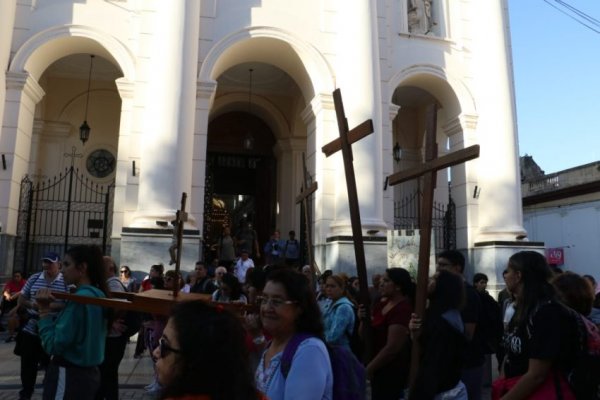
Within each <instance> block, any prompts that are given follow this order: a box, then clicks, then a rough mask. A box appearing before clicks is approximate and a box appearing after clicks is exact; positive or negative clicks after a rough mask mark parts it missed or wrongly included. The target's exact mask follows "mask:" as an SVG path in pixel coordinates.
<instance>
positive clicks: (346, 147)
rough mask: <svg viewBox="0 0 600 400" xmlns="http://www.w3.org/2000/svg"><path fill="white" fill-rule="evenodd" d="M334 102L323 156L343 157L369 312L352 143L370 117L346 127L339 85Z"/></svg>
mask: <svg viewBox="0 0 600 400" xmlns="http://www.w3.org/2000/svg"><path fill="white" fill-rule="evenodd" d="M333 103H334V105H335V114H336V117H337V123H338V130H339V132H340V137H339V138H337V139H335V140H333V141H332V142H330V143H329V144H326V145H325V146H323V147H322V149H321V150H322V151H323V153H325V156H326V157H329V156H330V155H332V154H334V153H335V152H337V151H339V150H341V151H342V158H343V159H344V172H345V175H346V187H347V190H348V207H349V209H350V222H351V225H352V238H353V241H354V255H355V257H356V272H357V275H358V283H359V286H360V287H359V289H360V290H359V297H360V304H362V305H363V306H364V308H365V312H366V314H367V315H371V310H370V309H371V297H370V296H369V284H368V278H367V263H366V261H365V248H364V242H363V235H362V225H361V222H360V209H359V207H358V193H357V190H356V177H355V175H354V165H353V156H352V146H351V144H352V143H355V142H357V141H359V140H360V139H362V138H364V137H365V136H368V135H370V134H371V133H373V121H372V120H370V119H369V120H366V121H365V122H363V123H362V124H360V125H358V126H357V127H356V128H354V129H352V130H349V129H348V120H347V119H346V114H345V112H344V103H343V102H342V93H341V91H340V89H336V90H335V91H334V92H333ZM365 328H366V329H367V330H366V331H365V344H367V345H368V344H369V343H371V340H370V339H371V329H370V328H371V327H370V324H367V325H366V326H365ZM366 353H367V354H366V357H367V359H368V358H369V357H370V349H367V350H366Z"/></svg>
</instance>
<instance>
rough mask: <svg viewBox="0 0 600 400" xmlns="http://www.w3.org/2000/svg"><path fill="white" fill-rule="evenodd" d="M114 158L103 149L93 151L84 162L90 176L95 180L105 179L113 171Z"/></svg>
mask: <svg viewBox="0 0 600 400" xmlns="http://www.w3.org/2000/svg"><path fill="white" fill-rule="evenodd" d="M115 161H116V160H115V156H113V154H112V153H111V152H110V151H108V150H105V149H99V150H94V151H92V152H91V153H90V155H89V156H88V158H87V161H86V168H87V170H88V172H89V173H90V175H92V176H94V177H96V178H105V177H107V176H108V175H110V174H112V172H113V171H114V170H115Z"/></svg>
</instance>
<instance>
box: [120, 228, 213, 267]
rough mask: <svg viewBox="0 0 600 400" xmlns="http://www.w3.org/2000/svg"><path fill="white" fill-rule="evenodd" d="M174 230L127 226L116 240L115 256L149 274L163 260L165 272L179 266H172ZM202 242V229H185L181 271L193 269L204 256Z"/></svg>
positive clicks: (121, 263) (124, 263) (121, 261)
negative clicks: (171, 251) (171, 252)
mask: <svg viewBox="0 0 600 400" xmlns="http://www.w3.org/2000/svg"><path fill="white" fill-rule="evenodd" d="M172 237H173V235H172V233H171V231H170V230H166V229H148V228H123V230H122V232H121V239H120V240H119V239H116V238H114V239H112V249H111V250H112V251H111V253H112V257H113V258H114V259H115V261H116V262H117V264H118V265H128V266H129V268H130V269H131V270H132V271H133V272H136V276H139V275H140V273H143V274H144V275H147V274H148V271H150V267H151V266H152V265H153V264H160V263H162V264H163V265H164V266H165V271H167V270H169V269H175V264H173V265H169V260H170V257H169V247H170V246H171V243H172V242H171V240H172ZM201 246H202V241H201V237H200V231H198V230H187V229H186V230H184V231H183V241H182V248H183V251H182V253H181V265H180V269H181V271H192V270H193V269H194V267H195V264H196V261H198V260H199V259H200V256H201V252H200V248H201Z"/></svg>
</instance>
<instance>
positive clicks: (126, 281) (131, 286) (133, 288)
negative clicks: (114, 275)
mask: <svg viewBox="0 0 600 400" xmlns="http://www.w3.org/2000/svg"><path fill="white" fill-rule="evenodd" d="M120 271H121V274H120V275H119V277H120V279H121V283H122V284H123V286H125V289H126V290H127V291H128V292H131V293H135V292H137V291H138V284H137V281H136V279H135V277H133V276H131V269H129V267H128V266H127V265H123V266H122V267H121V270H120Z"/></svg>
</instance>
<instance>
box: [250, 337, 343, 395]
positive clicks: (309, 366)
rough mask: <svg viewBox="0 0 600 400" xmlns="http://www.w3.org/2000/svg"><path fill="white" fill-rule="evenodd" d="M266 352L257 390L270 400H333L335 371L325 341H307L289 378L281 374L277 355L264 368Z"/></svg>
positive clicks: (301, 346) (295, 361)
mask: <svg viewBox="0 0 600 400" xmlns="http://www.w3.org/2000/svg"><path fill="white" fill-rule="evenodd" d="M265 353H266V350H265V352H263V355H262V357H261V359H260V363H259V364H258V368H257V370H256V387H257V389H258V390H259V391H261V392H262V393H264V394H265V395H266V396H267V397H268V398H269V400H305V399H311V400H331V399H332V397H333V372H332V371H331V361H330V360H329V353H328V352H327V348H326V347H325V344H324V343H323V341H321V340H320V339H317V338H313V337H311V338H308V339H306V340H305V341H303V342H302V343H300V345H299V346H298V349H297V350H296V353H295V354H294V358H293V359H292V366H291V368H290V371H289V373H288V376H287V379H286V378H284V377H283V374H282V373H281V368H280V365H281V357H282V356H283V352H279V353H277V354H276V355H275V356H273V358H272V359H271V362H270V364H269V368H267V369H265V368H264V365H265Z"/></svg>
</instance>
